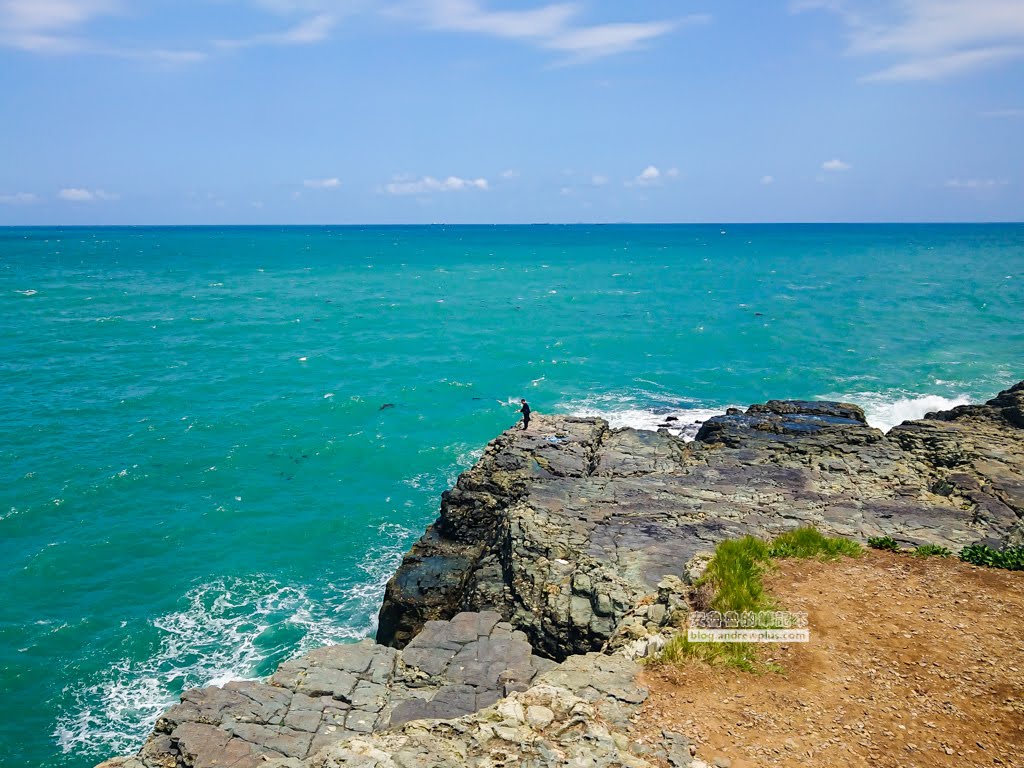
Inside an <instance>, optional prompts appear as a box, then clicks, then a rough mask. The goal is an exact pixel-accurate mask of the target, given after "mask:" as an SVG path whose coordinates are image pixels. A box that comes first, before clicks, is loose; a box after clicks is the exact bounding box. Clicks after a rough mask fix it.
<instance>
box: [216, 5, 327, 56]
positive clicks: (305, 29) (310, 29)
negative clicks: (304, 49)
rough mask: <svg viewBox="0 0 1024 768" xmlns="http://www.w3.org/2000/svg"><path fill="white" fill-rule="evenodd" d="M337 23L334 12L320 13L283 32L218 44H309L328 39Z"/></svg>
mask: <svg viewBox="0 0 1024 768" xmlns="http://www.w3.org/2000/svg"><path fill="white" fill-rule="evenodd" d="M337 23H338V19H337V17H336V16H334V15H333V14H329V13H320V14H317V15H316V16H313V17H311V18H308V19H306V20H305V21H300V22H299V23H298V24H296V25H295V26H293V27H289V28H288V29H286V30H284V31H283V32H270V33H267V34H263V35H253V36H251V37H244V38H240V39H235V40H218V41H217V42H216V45H217V46H219V47H221V48H249V47H251V46H254V45H308V44H310V43H319V42H322V41H324V40H326V39H327V38H328V37H329V36H330V34H331V31H332V30H333V29H334V27H335V26H336V25H337Z"/></svg>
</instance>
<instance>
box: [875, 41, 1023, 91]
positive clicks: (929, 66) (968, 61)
mask: <svg viewBox="0 0 1024 768" xmlns="http://www.w3.org/2000/svg"><path fill="white" fill-rule="evenodd" d="M1022 56H1024V47H1015V46H1001V47H994V48H981V49H978V50H973V51H958V52H957V53H950V54H948V55H944V56H934V57H931V58H923V59H912V60H911V61H906V62H903V63H902V64H895V65H893V66H891V67H888V68H886V69H882V70H879V71H878V72H873V73H871V74H870V75H865V76H864V77H862V78H861V80H863V81H864V82H880V81H885V80H890V81H893V80H894V81H901V80H938V79H941V78H943V77H946V76H947V75H957V74H960V73H961V72H967V71H970V70H973V69H980V68H981V67H983V66H986V65H988V64H993V63H995V62H999V61H1008V60H1010V59H1017V58H1020V57H1022Z"/></svg>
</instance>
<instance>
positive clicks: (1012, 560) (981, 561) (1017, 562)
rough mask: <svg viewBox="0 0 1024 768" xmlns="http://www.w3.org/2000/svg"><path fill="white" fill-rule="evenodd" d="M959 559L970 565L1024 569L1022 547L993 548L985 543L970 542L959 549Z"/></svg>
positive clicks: (1015, 569)
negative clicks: (967, 545)
mask: <svg viewBox="0 0 1024 768" xmlns="http://www.w3.org/2000/svg"><path fill="white" fill-rule="evenodd" d="M960 559H961V560H963V561H964V562H965V563H971V564H972V565H984V566H986V567H988V568H1005V569H1006V570H1008V571H1024V547H1007V548H1006V549H993V548H992V547H989V546H987V545H985V544H971V545H970V546H969V547H964V548H963V549H961V550H960Z"/></svg>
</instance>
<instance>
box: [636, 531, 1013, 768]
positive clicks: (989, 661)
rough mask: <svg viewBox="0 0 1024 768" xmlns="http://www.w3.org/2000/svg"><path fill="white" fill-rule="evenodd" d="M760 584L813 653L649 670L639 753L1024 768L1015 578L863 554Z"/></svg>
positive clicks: (774, 649)
mask: <svg viewBox="0 0 1024 768" xmlns="http://www.w3.org/2000/svg"><path fill="white" fill-rule="evenodd" d="M766 585H767V586H768V589H769V591H770V592H771V594H772V595H774V596H775V597H776V599H777V601H778V602H779V603H781V604H782V606H783V607H785V608H787V609H789V610H793V611H807V612H808V614H809V618H810V629H811V641H810V642H809V643H806V644H803V643H793V644H790V645H786V646H765V659H769V658H770V659H772V660H773V661H775V662H777V663H778V664H780V665H781V666H782V667H783V669H784V672H783V673H781V674H778V673H771V672H767V673H763V674H758V675H754V674H749V673H743V672H736V671H734V670H728V669H725V668H722V667H715V668H712V667H708V666H707V665H703V664H699V663H689V664H686V665H683V666H678V667H664V666H660V667H650V668H649V669H648V670H646V671H645V672H644V678H645V679H644V684H645V685H647V686H648V687H649V688H650V690H651V696H650V698H649V700H648V701H647V703H646V704H645V706H644V709H643V711H642V712H641V713H640V716H639V717H638V718H637V720H638V725H639V727H640V729H641V732H642V733H643V735H644V739H645V740H647V741H652V742H657V741H658V740H659V739H660V738H661V730H662V729H666V730H673V731H677V732H679V733H682V734H685V735H687V736H688V737H690V738H691V739H693V740H694V741H695V743H696V745H697V757H698V758H699V759H701V760H704V761H706V762H707V763H708V764H709V765H716V764H719V765H726V764H731V768H750V767H752V766H800V767H801V768H810V767H812V766H822V768H832V766H872V767H876V766H877V767H879V768H888V767H889V766H893V767H895V766H899V767H900V768H911V767H912V766H920V767H921V768H933V767H941V766H982V765H984V766H993V765H995V766H1013V767H1014V768H1024V573H1022V572H1010V571H1002V570H995V569H988V568H978V567H975V566H971V565H967V564H966V563H962V562H960V561H959V560H956V559H943V558H935V557H932V558H915V557H910V556H908V555H898V554H892V553H887V552H874V551H871V552H868V553H866V554H865V555H864V556H863V557H861V558H856V559H851V558H843V559H841V560H839V561H836V562H831V563H823V562H818V561H813V560H786V561H781V562H779V564H778V568H777V570H776V571H775V572H774V573H772V574H771V575H770V576H769V577H768V578H767V579H766ZM716 759H717V760H716Z"/></svg>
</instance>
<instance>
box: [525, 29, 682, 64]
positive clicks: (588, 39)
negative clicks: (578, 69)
mask: <svg viewBox="0 0 1024 768" xmlns="http://www.w3.org/2000/svg"><path fill="white" fill-rule="evenodd" d="M677 26H678V23H677V22H673V21H652V22H647V23H634V24H628V23H623V24H601V25H599V26H594V27H580V28H579V29H569V30H566V31H565V32H562V33H560V34H558V35H555V36H554V37H551V38H549V39H548V40H547V41H546V42H545V43H544V47H545V48H551V49H552V50H556V51H564V52H566V53H571V54H574V55H575V56H577V57H579V58H582V59H595V58H598V57H601V56H611V55H612V54H615V53H625V52H626V51H632V50H635V49H637V48H640V47H642V45H643V44H644V43H646V42H647V41H649V40H653V39H654V38H656V37H661V36H662V35H666V34H668V33H669V32H671V31H672V30H674V29H675V28H676V27H677Z"/></svg>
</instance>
